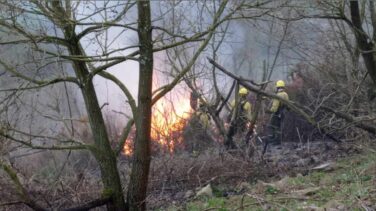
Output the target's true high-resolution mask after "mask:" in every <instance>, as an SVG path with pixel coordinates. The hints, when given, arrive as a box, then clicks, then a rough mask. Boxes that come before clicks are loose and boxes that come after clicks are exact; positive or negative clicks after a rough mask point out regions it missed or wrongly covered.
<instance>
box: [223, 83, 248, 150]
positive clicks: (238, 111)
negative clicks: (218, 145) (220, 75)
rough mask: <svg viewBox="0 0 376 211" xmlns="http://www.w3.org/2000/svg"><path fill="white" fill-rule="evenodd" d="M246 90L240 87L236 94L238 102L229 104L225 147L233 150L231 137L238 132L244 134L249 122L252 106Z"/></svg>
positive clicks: (234, 101)
mask: <svg viewBox="0 0 376 211" xmlns="http://www.w3.org/2000/svg"><path fill="white" fill-rule="evenodd" d="M247 96H248V89H246V88H244V87H242V88H240V89H239V92H238V101H236V100H233V101H232V102H231V114H230V118H231V119H230V127H229V130H228V132H227V137H226V140H225V146H226V147H227V148H234V147H235V144H234V142H233V140H232V139H233V136H234V135H235V134H236V133H238V132H245V131H246V129H247V124H248V123H249V121H250V120H251V111H252V105H251V103H250V102H248V99H247Z"/></svg>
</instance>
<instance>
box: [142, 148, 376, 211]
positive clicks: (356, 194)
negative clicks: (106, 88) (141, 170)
mask: <svg viewBox="0 0 376 211" xmlns="http://www.w3.org/2000/svg"><path fill="white" fill-rule="evenodd" d="M259 148H260V149H258V151H259V152H261V151H262V149H261V146H259ZM374 149H376V147H375V146H374V145H370V144H363V145H362V144H359V143H358V144H352V143H348V142H347V143H335V142H312V143H304V144H302V143H283V144H282V145H281V146H271V147H270V148H269V149H268V151H267V153H266V154H265V156H264V157H263V159H261V157H260V158H257V157H258V155H257V154H256V155H254V156H253V157H254V158H253V160H248V161H246V160H245V159H244V158H243V159H242V158H241V156H240V157H239V154H238V155H234V153H228V154H232V155H226V156H224V157H225V158H222V160H221V161H220V160H218V161H217V163H222V164H217V165H218V167H217V168H220V166H221V165H222V167H223V168H224V169H223V171H220V170H218V169H217V168H212V169H211V171H210V172H211V175H210V176H209V177H206V178H207V179H206V180H205V179H202V180H201V183H200V185H199V186H197V183H196V186H195V185H194V184H195V183H194V182H191V183H190V184H191V185H186V186H180V187H181V189H180V191H177V189H175V190H174V191H172V192H170V194H167V193H168V191H166V192H165V193H166V194H163V195H165V196H167V195H168V197H161V196H162V194H161V193H160V192H159V194H158V196H159V197H160V198H159V199H160V200H159V203H154V206H151V207H149V209H151V210H171V211H172V210H221V211H225V210H375V209H376V206H375V204H376V188H375V187H376V176H375V175H376V150H374ZM212 157H215V156H212ZM226 157H227V158H226ZM228 157H231V159H234V157H238V162H243V163H248V164H250V163H253V165H251V164H250V165H247V164H244V165H240V166H239V165H238V166H236V165H235V163H232V164H229V165H226V164H224V163H226V162H229V160H231V159H229V158H228ZM196 159H199V158H196ZM213 159H214V158H213ZM199 160H200V159H199ZM226 160H227V161H226ZM207 162H209V163H210V161H207ZM234 165H235V166H236V167H235V168H234V169H235V170H234V169H231V168H230V169H229V168H228V167H229V166H234ZM205 168H209V167H202V168H201V170H202V169H205ZM226 168H227V170H226ZM237 168H241V169H237ZM229 172H234V174H230V176H228V173H229ZM236 174H240V175H236ZM200 177H202V178H204V176H203V175H201V176H200ZM182 179H183V180H184V178H182ZM186 182H187V183H189V181H188V180H186ZM183 187H184V188H183ZM204 187H205V188H204ZM199 192H201V193H200V194H201V195H200V194H197V193H199ZM198 195H200V196H198ZM153 198H154V200H155V199H156V198H158V197H157V195H154V197H153V196H152V197H151V198H150V199H149V200H150V203H151V205H153V201H154V200H152V199H153ZM154 202H156V201H154Z"/></svg>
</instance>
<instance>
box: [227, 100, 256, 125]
mask: <svg viewBox="0 0 376 211" xmlns="http://www.w3.org/2000/svg"><path fill="white" fill-rule="evenodd" d="M239 103H240V104H241V105H243V108H242V110H243V112H242V113H240V117H245V118H247V119H248V120H251V117H252V104H251V103H249V102H248V101H247V100H242V101H240V102H239ZM230 106H231V109H232V110H233V109H234V108H235V100H233V101H232V102H231V104H230Z"/></svg>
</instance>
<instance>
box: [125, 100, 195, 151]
mask: <svg viewBox="0 0 376 211" xmlns="http://www.w3.org/2000/svg"><path fill="white" fill-rule="evenodd" d="M191 112H192V108H191V106H190V101H189V97H180V98H179V99H174V100H169V99H167V98H162V99H160V100H159V101H158V102H157V103H156V104H155V105H154V106H153V112H152V123H151V139H152V141H156V142H157V143H158V144H159V145H160V146H161V147H162V149H165V150H168V151H169V152H170V153H172V152H173V151H174V149H175V148H176V145H177V144H180V143H181V142H182V131H183V129H184V127H185V125H186V120H187V119H188V118H189V117H190V115H191ZM132 143H133V142H132V141H131V140H127V141H126V144H125V145H124V149H123V153H124V154H125V155H131V154H132V152H133V149H132Z"/></svg>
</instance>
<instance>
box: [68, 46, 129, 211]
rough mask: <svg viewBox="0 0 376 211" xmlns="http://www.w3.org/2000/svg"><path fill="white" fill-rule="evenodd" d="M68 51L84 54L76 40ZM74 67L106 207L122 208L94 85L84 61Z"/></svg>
mask: <svg viewBox="0 0 376 211" xmlns="http://www.w3.org/2000/svg"><path fill="white" fill-rule="evenodd" d="M69 52H70V54H71V55H84V54H83V52H82V51H81V48H80V44H79V43H78V42H77V43H76V45H72V46H71V47H70V48H69ZM74 69H75V71H76V74H77V76H78V78H79V79H80V81H81V83H82V84H83V86H82V88H81V91H82V95H83V97H84V101H85V105H86V109H87V115H88V118H89V123H90V127H91V131H92V133H93V138H94V145H95V147H96V149H94V150H91V151H92V153H93V155H94V157H95V159H96V160H97V162H98V165H99V167H100V170H101V177H102V182H103V186H104V190H103V195H104V196H105V197H111V201H110V203H109V204H108V205H107V209H108V210H124V209H125V202H124V195H123V190H122V185H121V182H120V177H119V172H118V169H117V163H116V162H117V161H116V156H115V153H114V152H113V150H112V148H111V145H110V141H109V139H108V134H107V130H106V125H105V123H104V119H103V116H102V112H101V109H100V106H99V103H98V99H97V95H96V92H95V89H94V85H93V83H92V81H91V80H87V78H88V75H89V71H88V69H87V67H86V64H85V63H84V62H79V61H76V62H74Z"/></svg>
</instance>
